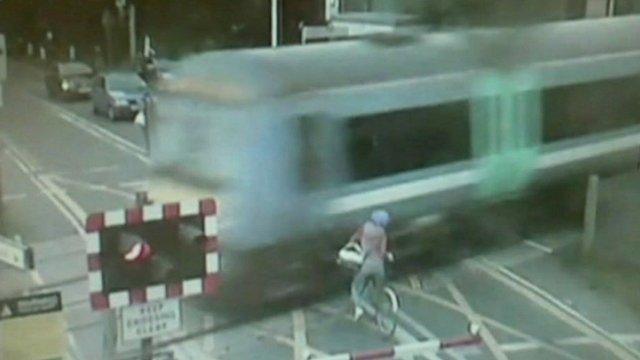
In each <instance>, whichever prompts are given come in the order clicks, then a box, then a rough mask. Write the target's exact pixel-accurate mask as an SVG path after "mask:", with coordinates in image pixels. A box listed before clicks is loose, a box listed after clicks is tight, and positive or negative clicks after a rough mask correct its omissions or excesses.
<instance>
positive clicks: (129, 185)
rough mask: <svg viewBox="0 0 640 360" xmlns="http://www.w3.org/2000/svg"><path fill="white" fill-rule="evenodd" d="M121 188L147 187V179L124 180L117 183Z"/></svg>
mask: <svg viewBox="0 0 640 360" xmlns="http://www.w3.org/2000/svg"><path fill="white" fill-rule="evenodd" d="M118 186H119V187H121V188H134V189H148V188H149V180H136V181H125V182H121V183H119V184H118Z"/></svg>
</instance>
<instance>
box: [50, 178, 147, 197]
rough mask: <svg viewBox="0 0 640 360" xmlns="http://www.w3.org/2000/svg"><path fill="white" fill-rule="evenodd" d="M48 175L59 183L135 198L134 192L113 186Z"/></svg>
mask: <svg viewBox="0 0 640 360" xmlns="http://www.w3.org/2000/svg"><path fill="white" fill-rule="evenodd" d="M48 177H49V178H51V179H52V180H54V181H56V182H59V183H64V184H69V185H75V186H77V187H82V188H85V189H89V190H93V191H102V192H106V193H110V194H114V195H118V196H121V197H124V198H126V199H130V200H135V198H136V196H135V194H132V193H129V192H126V191H122V190H118V189H114V188H111V187H109V186H107V185H102V184H93V183H90V182H86V181H79V180H73V179H69V178H65V177H62V176H59V175H49V176H48Z"/></svg>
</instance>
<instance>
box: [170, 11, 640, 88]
mask: <svg viewBox="0 0 640 360" xmlns="http://www.w3.org/2000/svg"><path fill="white" fill-rule="evenodd" d="M639 33H640V17H638V16H629V17H617V18H605V19H596V20H580V21H570V22H557V23H549V24H543V25H536V26H531V27H523V28H518V29H474V30H468V31H453V32H440V33H431V34H426V35H420V36H418V35H401V34H395V35H377V36H375V37H372V38H370V39H366V40H363V39H361V40H350V41H342V42H331V43H322V44H312V45H304V46H285V47H281V48H278V49H270V48H266V49H265V48H261V49H245V50H227V51H217V52H208V53H203V54H199V55H195V56H192V57H189V58H186V59H184V60H182V61H180V62H178V63H177V64H175V66H174V67H173V68H172V69H171V73H172V77H171V79H172V80H169V81H168V82H167V83H166V85H167V86H166V89H169V90H172V92H182V93H186V94H194V95H202V96H205V97H207V98H209V99H211V100H214V101H235V100H247V101H250V100H257V99H259V98H265V97H269V98H271V97H281V96H287V95H294V94H300V93H314V92H322V91H327V90H330V89H336V88H346V87H352V86H369V85H375V84H380V83H389V82H397V81H403V80H408V79H428V80H429V81H433V82H434V83H438V84H439V85H442V84H443V82H445V83H446V82H447V81H448V80H447V79H448V78H450V77H452V75H456V76H458V77H459V76H473V74H475V73H477V71H479V70H482V69H490V68H500V67H506V68H513V67H522V66H529V67H533V68H538V69H539V70H541V72H542V73H543V75H544V76H543V84H542V85H543V86H551V85H553V84H556V85H557V84H558V82H564V83H579V82H583V81H589V79H592V80H593V79H597V78H611V77H619V76H628V75H631V74H634V73H638V72H640V37H638V36H637V34H639ZM456 81H459V78H458V79H457V80H456Z"/></svg>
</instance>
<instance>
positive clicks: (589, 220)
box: [582, 175, 600, 255]
mask: <svg viewBox="0 0 640 360" xmlns="http://www.w3.org/2000/svg"><path fill="white" fill-rule="evenodd" d="M599 182H600V179H599V177H598V175H591V176H589V183H588V185H587V199H586V201H585V205H584V233H583V234H582V255H588V254H589V253H590V252H591V250H592V248H593V243H594V240H595V234H596V215H597V210H598V183H599Z"/></svg>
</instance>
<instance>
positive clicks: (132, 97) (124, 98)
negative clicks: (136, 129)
mask: <svg viewBox="0 0 640 360" xmlns="http://www.w3.org/2000/svg"><path fill="white" fill-rule="evenodd" d="M148 97H149V88H148V86H147V84H146V83H145V82H144V81H143V80H142V79H141V78H140V77H139V76H138V75H137V74H136V73H134V72H114V73H109V74H101V75H99V76H98V77H97V78H96V80H95V82H94V85H93V90H92V92H91V98H92V101H93V112H94V113H95V114H105V115H107V116H108V117H109V119H111V120H118V119H126V120H133V119H134V118H135V116H136V115H137V114H138V113H139V112H141V111H143V110H144V107H145V105H146V102H147V99H148Z"/></svg>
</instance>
